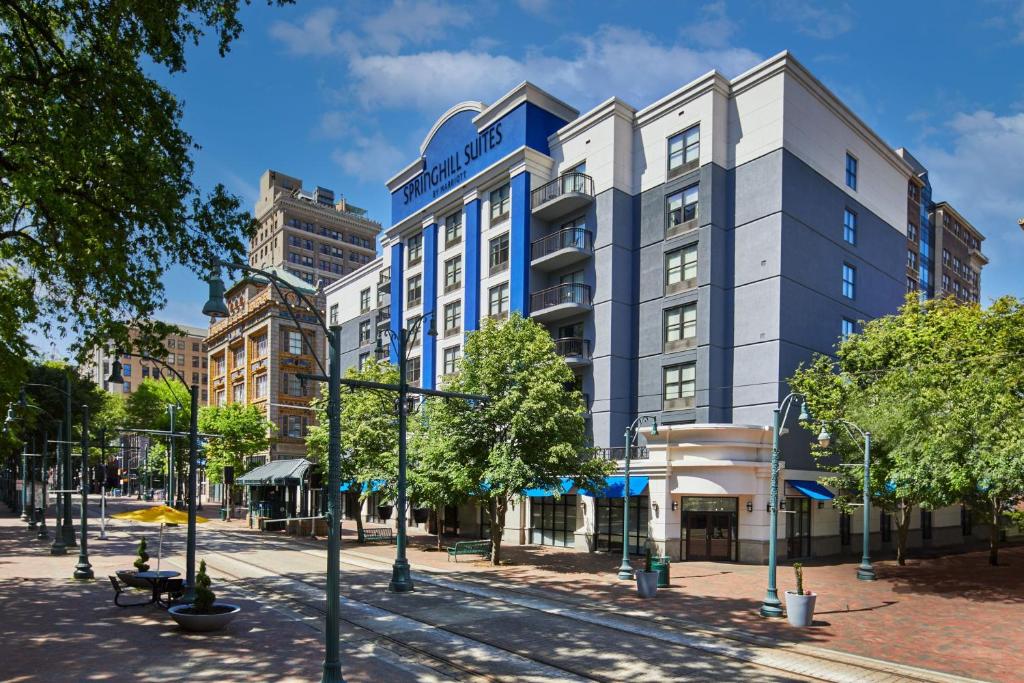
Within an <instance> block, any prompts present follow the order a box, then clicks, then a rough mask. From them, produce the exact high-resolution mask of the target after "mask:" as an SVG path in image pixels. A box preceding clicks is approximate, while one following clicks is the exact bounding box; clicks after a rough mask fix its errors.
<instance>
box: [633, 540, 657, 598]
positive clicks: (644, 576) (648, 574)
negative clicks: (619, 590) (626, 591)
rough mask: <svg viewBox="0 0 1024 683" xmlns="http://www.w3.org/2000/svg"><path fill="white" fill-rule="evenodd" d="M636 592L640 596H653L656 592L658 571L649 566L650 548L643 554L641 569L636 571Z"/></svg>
mask: <svg viewBox="0 0 1024 683" xmlns="http://www.w3.org/2000/svg"><path fill="white" fill-rule="evenodd" d="M635 576H636V592H637V594H638V595H639V596H640V597H641V598H653V597H654V596H655V595H656V594H657V592H658V572H656V571H654V570H653V568H652V567H651V549H650V548H648V549H647V552H646V554H645V555H644V568H643V570H642V571H641V570H639V569H638V570H637V571H636V574H635Z"/></svg>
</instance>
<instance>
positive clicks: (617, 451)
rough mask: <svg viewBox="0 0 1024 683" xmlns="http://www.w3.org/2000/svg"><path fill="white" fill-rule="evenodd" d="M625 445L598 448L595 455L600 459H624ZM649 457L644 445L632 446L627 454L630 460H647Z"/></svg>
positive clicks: (649, 454)
mask: <svg viewBox="0 0 1024 683" xmlns="http://www.w3.org/2000/svg"><path fill="white" fill-rule="evenodd" d="M625 456H626V447H625V446H615V447H613V448H598V449H597V453H595V457H597V458H601V459H602V460H625ZM650 457H651V453H650V451H648V450H647V447H646V446H632V447H631V452H630V454H629V459H630V460H648V459H650Z"/></svg>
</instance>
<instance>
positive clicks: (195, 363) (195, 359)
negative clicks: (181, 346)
mask: <svg viewBox="0 0 1024 683" xmlns="http://www.w3.org/2000/svg"><path fill="white" fill-rule="evenodd" d="M192 367H194V368H198V367H199V356H192Z"/></svg>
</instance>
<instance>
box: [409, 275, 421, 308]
mask: <svg viewBox="0 0 1024 683" xmlns="http://www.w3.org/2000/svg"><path fill="white" fill-rule="evenodd" d="M405 293H406V296H405V299H406V306H418V305H419V304H420V302H421V301H422V299H423V276H422V275H419V274H417V275H413V276H412V277H410V278H409V280H408V282H407V284H406V288H405Z"/></svg>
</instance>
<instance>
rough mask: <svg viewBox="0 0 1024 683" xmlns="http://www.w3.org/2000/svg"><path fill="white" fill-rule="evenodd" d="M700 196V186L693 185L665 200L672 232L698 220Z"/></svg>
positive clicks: (669, 226) (669, 227)
mask: <svg viewBox="0 0 1024 683" xmlns="http://www.w3.org/2000/svg"><path fill="white" fill-rule="evenodd" d="M699 195H700V186H698V185H691V186H690V187H686V188H683V189H682V190H679V191H678V192H673V193H672V194H670V195H668V197H666V198H665V204H666V211H667V212H668V229H669V231H670V232H671V231H672V230H673V229H676V228H679V227H680V226H682V225H684V224H688V223H689V222H690V221H692V220H694V219H695V218H697V203H698V199H699Z"/></svg>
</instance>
